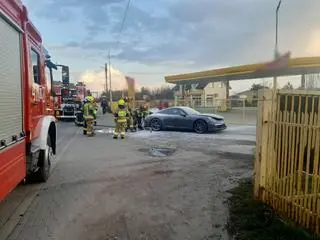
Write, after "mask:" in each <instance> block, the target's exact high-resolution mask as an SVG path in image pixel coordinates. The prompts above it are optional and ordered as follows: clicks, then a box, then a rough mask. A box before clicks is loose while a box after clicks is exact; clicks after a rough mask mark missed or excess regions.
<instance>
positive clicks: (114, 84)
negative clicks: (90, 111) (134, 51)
mask: <svg viewBox="0 0 320 240" xmlns="http://www.w3.org/2000/svg"><path fill="white" fill-rule="evenodd" d="M108 77H109V74H108ZM80 81H83V82H84V83H85V84H86V85H87V87H88V88H89V89H91V90H93V91H98V92H103V91H104V89H105V84H106V77H105V71H104V69H100V70H88V71H86V72H84V73H83V74H82V75H81V76H80ZM108 85H109V79H108ZM140 87H141V86H140V85H139V82H136V89H140ZM111 88H112V90H125V89H127V88H128V86H127V82H126V78H125V75H124V74H123V73H122V72H120V71H119V70H118V69H116V68H114V67H113V66H111Z"/></svg>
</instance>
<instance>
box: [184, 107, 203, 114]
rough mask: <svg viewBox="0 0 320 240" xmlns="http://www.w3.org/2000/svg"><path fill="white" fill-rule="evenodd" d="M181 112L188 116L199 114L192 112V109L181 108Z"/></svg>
mask: <svg viewBox="0 0 320 240" xmlns="http://www.w3.org/2000/svg"><path fill="white" fill-rule="evenodd" d="M182 110H183V111H185V112H186V113H187V114H189V115H198V114H200V113H199V112H198V111H196V110H194V109H193V108H188V107H187V108H182Z"/></svg>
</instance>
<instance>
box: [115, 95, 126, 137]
mask: <svg viewBox="0 0 320 240" xmlns="http://www.w3.org/2000/svg"><path fill="white" fill-rule="evenodd" d="M128 117H129V113H128V110H127V109H126V103H125V101H124V99H120V100H119V101H118V110H117V112H116V113H115V114H114V120H115V122H116V129H115V130H114V134H113V138H114V139H118V136H119V134H120V136H121V139H124V137H125V132H126V126H127V118H128Z"/></svg>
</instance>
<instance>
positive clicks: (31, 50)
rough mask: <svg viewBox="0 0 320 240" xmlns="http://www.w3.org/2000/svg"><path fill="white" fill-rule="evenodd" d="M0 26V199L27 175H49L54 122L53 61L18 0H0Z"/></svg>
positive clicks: (54, 147)
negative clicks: (51, 73)
mask: <svg viewBox="0 0 320 240" xmlns="http://www.w3.org/2000/svg"><path fill="white" fill-rule="evenodd" d="M0 32H1V37H0V98H1V102H0V113H1V121H0V201H1V200H3V199H4V198H5V197H6V196H7V195H8V194H9V193H10V192H11V191H12V190H13V189H14V188H15V187H16V186H17V185H18V184H19V182H21V181H22V180H23V179H25V178H26V177H27V176H31V177H32V178H34V179H35V180H37V181H42V182H43V181H46V180H47V179H48V177H49V174H50V164H51V159H52V157H53V155H54V154H55V153H56V152H57V149H56V139H57V133H56V129H57V127H56V119H55V117H54V116H53V114H54V111H53V109H54V106H53V103H54V102H53V95H52V91H51V86H52V75H51V76H50V72H51V71H52V69H53V68H54V64H53V63H52V62H51V61H50V57H49V56H48V54H47V53H46V50H45V49H44V48H43V45H42V39H41V36H40V33H39V32H38V31H37V29H36V28H35V27H34V25H33V24H32V23H31V22H30V20H29V19H28V12H27V9H26V7H25V6H23V4H22V3H21V1H20V0H1V1H0ZM48 70H49V71H48ZM46 71H47V72H46ZM46 73H49V74H46ZM46 75H47V76H50V77H46Z"/></svg>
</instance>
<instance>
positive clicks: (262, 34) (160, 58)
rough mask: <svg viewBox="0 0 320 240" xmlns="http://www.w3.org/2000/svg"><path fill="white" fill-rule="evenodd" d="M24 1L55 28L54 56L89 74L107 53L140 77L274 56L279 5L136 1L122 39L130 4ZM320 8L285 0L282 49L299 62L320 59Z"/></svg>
mask: <svg viewBox="0 0 320 240" xmlns="http://www.w3.org/2000/svg"><path fill="white" fill-rule="evenodd" d="M25 2H27V3H28V5H30V6H31V7H30V12H31V13H32V12H33V13H35V17H36V22H35V23H36V24H37V22H39V23H41V22H42V21H48V23H50V24H52V25H50V29H52V32H50V31H49V30H47V29H46V28H44V27H43V29H42V31H41V32H46V31H48V32H47V33H46V34H47V36H44V39H51V41H50V44H49V45H50V46H52V47H53V48H51V49H50V48H49V50H52V51H54V53H55V54H52V55H53V56H57V57H59V58H63V59H64V60H63V61H66V62H70V65H74V66H72V68H75V69H76V70H77V71H78V70H79V69H82V72H83V73H85V72H86V70H89V71H93V70H92V69H95V68H99V66H100V65H103V63H104V62H105V61H106V59H107V57H108V56H107V50H108V49H109V48H111V55H112V64H113V65H114V66H117V67H119V68H120V69H121V70H122V71H127V69H130V71H136V72H141V71H155V72H157V71H163V72H173V71H174V72H177V73H178V72H181V73H183V72H192V71H198V70H200V69H201V70H202V69H210V68H212V67H214V66H231V65H236V64H245V63H253V62H259V61H265V60H270V59H271V58H272V57H273V51H274V43H275V7H276V4H277V1H275V0H274V1H270V0H234V1H231V0H230V1H226V0H211V1H210V0H197V1H194V0H161V1H150V0H132V1H131V5H130V8H129V12H128V15H127V19H126V23H125V26H124V29H123V32H122V33H121V35H118V33H119V28H120V25H121V21H122V17H123V13H124V9H125V6H126V2H127V0H90V1H89V0H68V1H66V0H43V1H41V3H40V1H38V0H25ZM318 9H320V1H319V0H308V1H301V0H290V1H282V6H281V8H280V12H279V49H280V51H281V52H285V51H287V50H291V52H292V55H293V56H295V57H296V56H306V55H317V54H318V55H319V54H320V44H319V42H320V24H319V23H320V14H318ZM65 29H67V30H65ZM130 66H131V67H130ZM132 66H137V67H139V68H140V67H143V68H146V69H150V70H145V69H144V70H140V69H135V70H132V69H131V68H132ZM151 69H152V70H151ZM159 69H161V70H159ZM163 69H165V70H163ZM88 76H89V75H88ZM90 76H91V75H90ZM140 77H141V78H140V79H141V81H142V82H143V83H144V84H151V85H152V84H153V81H158V82H161V81H163V75H161V74H159V75H157V76H156V75H155V76H153V77H148V76H140ZM88 78H89V77H88ZM91 78H93V77H90V79H91Z"/></svg>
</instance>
